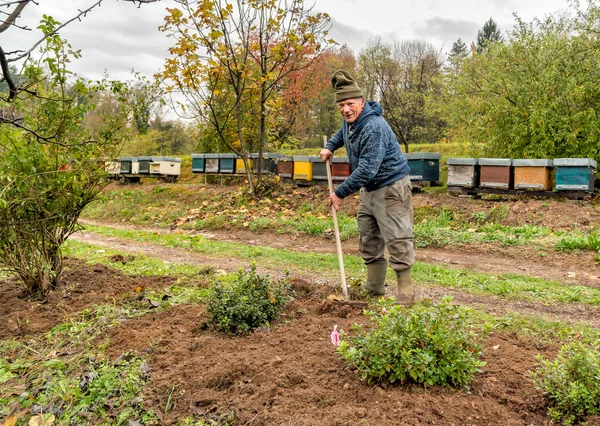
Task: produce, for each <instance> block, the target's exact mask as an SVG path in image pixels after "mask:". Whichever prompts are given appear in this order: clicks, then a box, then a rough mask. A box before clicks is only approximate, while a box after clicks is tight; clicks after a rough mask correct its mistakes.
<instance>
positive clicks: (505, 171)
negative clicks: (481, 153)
mask: <svg viewBox="0 0 600 426" xmlns="http://www.w3.org/2000/svg"><path fill="white" fill-rule="evenodd" d="M513 182H514V174H513V168H512V160H511V159H510V158H480V159H479V187H480V188H497V189H512V188H513Z"/></svg>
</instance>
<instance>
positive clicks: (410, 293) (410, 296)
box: [396, 268, 415, 307]
mask: <svg viewBox="0 0 600 426" xmlns="http://www.w3.org/2000/svg"><path fill="white" fill-rule="evenodd" d="M396 280H397V281H398V293H397V295H396V304H397V305H400V306H405V307H410V306H412V304H413V302H414V301H415V292H414V290H413V282H412V278H411V276H410V268H408V269H405V270H404V271H397V272H396Z"/></svg>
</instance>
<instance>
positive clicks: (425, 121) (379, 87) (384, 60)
mask: <svg viewBox="0 0 600 426" xmlns="http://www.w3.org/2000/svg"><path fill="white" fill-rule="evenodd" d="M358 64H359V69H360V71H361V75H362V76H363V78H364V79H365V80H363V81H365V82H364V83H363V85H364V87H367V90H372V91H374V96H375V97H376V98H378V99H379V101H380V103H381V106H382V108H383V110H384V116H385V118H386V120H387V121H388V123H389V124H390V127H391V128H392V130H393V131H394V133H395V134H396V137H397V138H398V141H399V142H400V143H401V144H403V145H404V146H405V152H408V150H409V144H411V143H417V142H435V141H437V139H438V137H439V136H440V134H441V129H442V122H441V120H440V118H439V117H438V116H437V114H436V113H435V111H434V110H433V109H430V108H428V103H429V102H430V99H431V98H439V95H440V88H439V85H438V83H437V80H436V77H437V76H438V75H439V74H440V72H441V67H442V60H441V58H440V54H439V52H437V51H436V50H435V49H434V47H433V46H432V45H431V44H430V43H427V42H425V41H422V40H406V41H402V42H394V43H391V44H385V43H383V42H381V41H380V40H378V39H376V40H375V41H373V42H372V43H371V44H369V46H368V47H367V48H366V49H365V50H363V51H361V53H360V55H359V59H358ZM365 76H366V77H365ZM370 87H372V89H369V88H370Z"/></svg>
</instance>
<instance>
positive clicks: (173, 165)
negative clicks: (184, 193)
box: [150, 157, 181, 176]
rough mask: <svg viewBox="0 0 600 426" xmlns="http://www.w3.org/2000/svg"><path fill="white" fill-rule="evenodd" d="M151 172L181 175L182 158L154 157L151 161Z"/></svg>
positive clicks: (152, 173) (154, 173)
mask: <svg viewBox="0 0 600 426" xmlns="http://www.w3.org/2000/svg"><path fill="white" fill-rule="evenodd" d="M150 174H151V175H164V176H179V175H180V174H181V158H173V157H152V159H151V161H150Z"/></svg>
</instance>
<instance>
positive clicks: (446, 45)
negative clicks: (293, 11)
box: [1, 0, 568, 80]
mask: <svg viewBox="0 0 600 426" xmlns="http://www.w3.org/2000/svg"><path fill="white" fill-rule="evenodd" d="M93 3H95V1H94V0H41V1H39V6H36V5H35V4H30V5H28V6H27V7H26V8H25V10H24V12H23V15H22V18H21V20H20V21H19V23H20V24H21V25H27V26H28V27H30V28H32V29H33V31H31V32H24V31H19V30H18V29H16V28H12V29H11V30H9V31H7V32H5V33H3V34H2V40H1V44H2V47H3V48H4V50H5V51H12V50H16V49H19V48H21V49H23V48H28V47H30V46H31V44H32V43H33V41H34V40H36V39H37V38H39V34H40V33H39V30H36V29H35V27H36V25H37V23H38V22H39V20H40V18H41V16H42V14H46V15H51V16H53V17H54V18H56V19H57V20H59V21H61V22H64V21H66V20H67V19H69V18H71V17H73V16H74V15H76V14H77V10H78V9H84V8H86V7H88V6H90V5H92V4H93ZM306 4H310V0H308V1H307V3H306ZM174 6H175V3H174V2H173V0H162V1H160V2H158V3H152V4H147V5H143V6H142V7H141V8H138V7H137V6H135V5H133V4H132V3H130V2H124V1H117V0H104V2H103V3H102V5H101V7H99V8H96V9H95V10H93V11H92V12H91V13H90V14H89V15H88V16H87V17H85V18H83V19H82V20H81V21H79V22H78V21H76V22H73V23H71V24H70V25H69V26H68V27H67V28H65V29H64V30H63V31H62V35H63V37H65V38H67V39H68V40H69V42H70V43H71V44H72V45H73V47H74V48H77V49H82V53H83V58H82V59H80V60H78V61H76V62H75V63H74V64H73V67H72V69H73V70H74V71H76V72H77V73H79V74H80V75H82V76H84V77H87V78H99V77H100V76H101V75H102V74H103V72H104V71H105V70H106V71H107V72H108V73H109V75H110V77H111V78H116V79H125V80H126V79H129V78H130V75H131V74H130V70H131V69H132V68H133V69H135V70H136V71H139V72H141V73H142V74H145V75H148V76H150V75H152V74H153V73H154V72H156V71H158V70H159V69H160V67H161V65H162V63H163V60H164V58H165V56H166V55H167V54H168V47H169V45H170V44H171V42H172V40H170V39H168V38H166V36H165V35H164V34H163V33H161V32H159V31H158V26H159V25H160V24H161V23H162V22H163V17H164V16H165V14H166V12H165V8H167V7H174ZM567 7H568V3H567V0H544V1H542V2H536V1H526V0H405V1H398V0H316V3H315V9H317V10H319V11H322V12H327V13H328V14H329V15H330V16H331V18H332V22H333V27H332V29H331V32H330V35H331V36H332V37H333V38H334V39H335V40H336V41H337V42H339V43H340V44H347V45H348V46H349V47H350V48H352V49H353V51H354V53H355V54H356V55H358V53H359V52H360V50H361V48H363V47H365V45H366V42H367V41H368V40H369V39H370V38H373V37H375V36H377V35H380V36H382V38H383V39H384V40H385V41H390V40H398V41H400V40H405V39H422V40H426V41H429V42H430V43H432V44H433V45H434V46H435V47H436V48H438V49H440V50H441V51H443V52H445V53H447V52H448V51H449V50H450V49H451V47H452V44H453V43H454V41H456V39H458V38H461V39H462V40H463V41H464V42H465V43H467V45H469V44H470V43H471V42H472V41H475V40H476V37H477V31H478V30H479V29H481V27H482V26H483V24H484V23H485V22H486V21H487V20H488V19H489V18H490V17H491V18H493V19H494V21H496V23H497V24H498V27H499V28H500V30H501V31H502V32H503V33H504V32H506V31H507V30H509V29H510V28H512V27H513V25H514V22H515V21H514V17H513V13H516V14H517V15H518V16H519V17H520V18H522V19H523V20H525V21H531V20H532V19H533V18H534V17H538V18H542V17H544V16H545V15H546V14H549V13H554V12H556V11H559V10H562V9H566V8H567Z"/></svg>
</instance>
